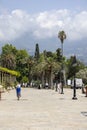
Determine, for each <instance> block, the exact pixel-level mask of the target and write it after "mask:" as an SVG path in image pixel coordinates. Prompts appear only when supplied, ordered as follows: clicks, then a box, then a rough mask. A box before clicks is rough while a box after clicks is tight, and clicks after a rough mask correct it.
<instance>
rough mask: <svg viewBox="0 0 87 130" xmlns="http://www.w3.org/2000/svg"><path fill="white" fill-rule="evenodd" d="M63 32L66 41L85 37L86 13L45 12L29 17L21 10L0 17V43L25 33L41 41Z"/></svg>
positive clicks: (86, 32) (86, 30)
mask: <svg viewBox="0 0 87 130" xmlns="http://www.w3.org/2000/svg"><path fill="white" fill-rule="evenodd" d="M62 29H63V30H64V31H65V32H66V34H67V39H68V40H80V39H84V38H86V37H87V12H86V11H83V12H80V13H75V14H74V13H73V12H70V11H69V10H66V9H65V10H53V11H49V12H47V11H45V12H41V13H38V14H33V15H30V14H28V13H27V12H25V11H22V10H19V9H17V10H13V11H12V12H11V13H10V14H1V15H0V41H6V40H9V41H10V40H13V39H16V38H19V37H21V36H22V35H23V34H24V33H25V32H27V33H28V32H29V33H31V35H32V36H34V37H36V38H39V39H42V38H50V37H57V34H58V31H60V30H62Z"/></svg>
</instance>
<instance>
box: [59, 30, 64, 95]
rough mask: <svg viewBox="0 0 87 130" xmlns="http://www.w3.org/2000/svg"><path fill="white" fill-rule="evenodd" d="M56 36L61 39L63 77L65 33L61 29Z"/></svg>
mask: <svg viewBox="0 0 87 130" xmlns="http://www.w3.org/2000/svg"><path fill="white" fill-rule="evenodd" d="M58 38H59V39H60V41H61V50H62V74H63V78H64V77H65V76H64V72H63V43H64V40H65V39H66V34H65V32H64V31H63V30H62V31H59V33H58ZM61 94H63V79H62V91H61Z"/></svg>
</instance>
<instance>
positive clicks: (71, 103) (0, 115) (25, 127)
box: [0, 88, 87, 130]
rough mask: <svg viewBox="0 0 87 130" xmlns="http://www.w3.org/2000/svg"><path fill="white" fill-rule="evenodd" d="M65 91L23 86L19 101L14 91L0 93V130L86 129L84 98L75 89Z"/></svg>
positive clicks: (86, 107) (86, 108) (86, 102)
mask: <svg viewBox="0 0 87 130" xmlns="http://www.w3.org/2000/svg"><path fill="white" fill-rule="evenodd" d="M72 97H73V90H72V89H64V94H59V93H58V92H55V90H45V89H40V90H39V89H33V88H22V97H21V99H20V101H18V100H17V99H16V93H15V90H11V91H9V92H5V93H3V94H2V100H1V101H0V130H87V97H85V95H84V94H82V93H81V90H80V89H78V90H77V98H78V100H72Z"/></svg>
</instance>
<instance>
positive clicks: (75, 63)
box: [72, 56, 77, 100]
mask: <svg viewBox="0 0 87 130" xmlns="http://www.w3.org/2000/svg"><path fill="white" fill-rule="evenodd" d="M76 66H77V61H76V56H74V57H73V62H72V67H73V69H74V70H73V71H74V86H73V98H72V99H73V100H77V97H76V79H75V77H76Z"/></svg>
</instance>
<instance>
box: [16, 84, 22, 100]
mask: <svg viewBox="0 0 87 130" xmlns="http://www.w3.org/2000/svg"><path fill="white" fill-rule="evenodd" d="M16 95H17V99H18V100H19V99H20V97H21V85H20V84H19V83H18V84H17V86H16Z"/></svg>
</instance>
